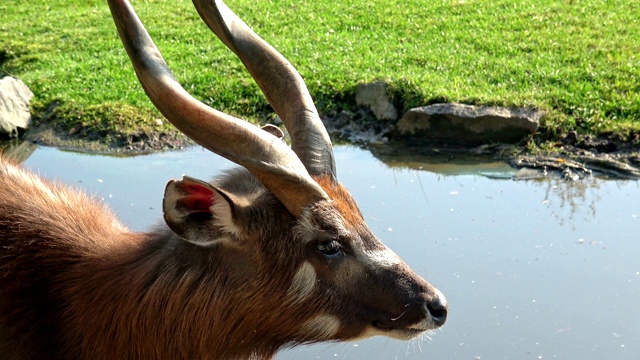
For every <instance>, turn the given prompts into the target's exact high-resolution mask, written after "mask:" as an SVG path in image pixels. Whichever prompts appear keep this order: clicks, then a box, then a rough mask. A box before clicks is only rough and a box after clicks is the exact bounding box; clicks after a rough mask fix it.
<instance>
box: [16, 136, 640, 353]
mask: <svg viewBox="0 0 640 360" xmlns="http://www.w3.org/2000/svg"><path fill="white" fill-rule="evenodd" d="M336 160H337V167H338V177H339V178H340V180H341V181H342V182H343V183H344V184H345V185H346V186H347V188H349V189H350V190H351V192H352V194H353V195H354V197H355V199H356V200H357V201H358V203H359V205H360V208H361V210H362V212H363V214H364V215H365V217H366V219H367V221H368V223H369V225H370V227H371V228H372V229H373V231H374V232H375V233H376V234H378V236H379V237H380V238H381V239H382V241H383V242H385V243H386V244H387V245H388V246H389V247H390V248H392V249H393V250H394V251H395V252H396V253H398V254H399V255H400V256H401V257H402V258H403V259H404V260H405V261H406V262H407V263H408V264H409V265H410V266H411V267H412V268H413V269H414V270H416V272H418V273H419V274H420V275H422V276H423V277H424V278H426V279H428V280H429V281H430V282H432V283H433V284H435V285H436V286H437V287H438V288H439V289H440V290H442V292H443V293H444V294H445V295H446V296H447V298H448V301H449V302H450V306H451V308H450V317H449V320H448V322H447V324H446V325H445V326H444V328H443V329H442V330H438V331H437V332H435V333H434V334H433V335H432V336H430V338H427V337H423V338H421V339H416V340H413V341H409V342H403V341H396V340H390V339H386V338H381V337H378V338H373V339H368V340H363V341H358V342H355V343H346V344H319V345H313V346H306V347H299V348H294V349H290V350H286V351H283V352H282V353H280V354H279V355H278V357H277V358H278V359H281V360H285V359H581V360H587V359H594V360H595V359H598V360H599V359H605V358H607V359H617V360H624V359H629V360H631V359H640V236H639V235H640V183H638V182H637V181H612V180H601V179H597V178H592V179H588V180H585V181H579V182H564V181H561V180H554V179H550V180H538V181H513V180H507V179H502V178H508V177H509V176H510V175H511V174H512V173H513V170H511V169H510V168H508V167H506V166H504V165H502V164H500V163H486V164H483V165H482V166H478V165H469V164H465V165H463V166H452V165H451V164H435V165H434V164H429V163H428V159H414V160H411V161H407V159H401V160H400V159H396V160H397V161H396V160H394V159H393V158H386V159H385V161H386V162H387V163H386V164H385V163H383V162H382V161H381V160H379V159H377V158H376V157H374V156H373V155H372V153H370V152H369V151H366V150H362V149H359V148H355V147H349V146H339V147H337V148H336ZM25 164H26V166H27V167H29V168H32V169H35V170H36V171H37V172H38V173H40V174H41V175H43V176H45V177H48V178H57V179H59V180H61V181H63V182H65V183H69V184H73V185H76V186H78V187H81V188H85V189H86V190H87V191H89V192H91V193H94V194H99V195H100V196H102V197H103V198H104V199H105V201H106V202H107V203H109V204H110V205H111V207H112V208H113V209H114V210H115V211H116V213H117V214H119V216H120V218H121V219H122V220H123V221H124V222H125V223H127V224H128V225H129V226H130V227H131V228H132V229H135V230H143V229H146V228H148V227H149V226H152V225H153V224H155V223H156V222H157V221H160V219H161V197H162V193H163V189H164V186H165V184H166V182H167V181H168V180H169V179H172V178H179V177H181V176H182V174H188V175H190V176H193V177H198V178H202V179H208V178H210V177H211V176H212V175H215V174H217V173H219V172H220V171H221V169H225V168H228V167H230V166H232V164H231V163H229V162H228V161H226V160H223V159H221V158H219V157H217V156H214V155H212V154H210V153H208V152H206V151H204V150H202V149H200V148H191V149H188V150H186V151H179V152H165V153H158V154H153V155H147V156H138V157H133V158H114V157H104V156H91V155H83V154H77V153H71V152H63V151H59V150H56V149H51V148H38V149H36V150H35V152H33V154H31V156H30V157H29V158H28V159H27V160H26V162H25Z"/></svg>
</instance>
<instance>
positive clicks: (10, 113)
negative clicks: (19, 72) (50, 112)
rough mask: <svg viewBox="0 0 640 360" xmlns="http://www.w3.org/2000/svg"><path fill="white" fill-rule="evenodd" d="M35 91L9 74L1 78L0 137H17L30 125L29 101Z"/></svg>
mask: <svg viewBox="0 0 640 360" xmlns="http://www.w3.org/2000/svg"><path fill="white" fill-rule="evenodd" d="M31 98H33V93H32V92H31V90H29V88H28V87H27V85H25V84H24V83H23V82H22V81H20V80H18V79H16V78H13V77H10V76H7V77H4V78H2V79H0V137H9V138H16V137H18V134H19V133H21V132H23V131H24V130H26V129H27V128H28V127H29V124H30V122H31V113H30V112H29V102H30V101H31Z"/></svg>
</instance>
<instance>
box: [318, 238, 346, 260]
mask: <svg viewBox="0 0 640 360" xmlns="http://www.w3.org/2000/svg"><path fill="white" fill-rule="evenodd" d="M318 251H320V253H322V255H324V256H326V257H328V258H334V257H336V256H338V255H340V254H342V251H341V249H340V244H339V243H338V242H337V241H335V240H328V241H323V242H320V243H318Z"/></svg>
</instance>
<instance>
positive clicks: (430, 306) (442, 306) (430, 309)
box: [423, 291, 448, 326]
mask: <svg viewBox="0 0 640 360" xmlns="http://www.w3.org/2000/svg"><path fill="white" fill-rule="evenodd" d="M423 306H424V308H423V310H424V312H425V313H426V314H428V315H429V316H430V317H431V320H433V323H434V324H435V325H436V326H442V325H444V323H445V321H447V313H448V310H447V308H448V304H447V299H445V297H444V295H442V293H440V292H439V291H437V292H436V296H434V297H433V298H431V299H429V300H427V301H426V302H425V303H424V305H423Z"/></svg>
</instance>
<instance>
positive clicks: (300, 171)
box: [0, 0, 447, 359]
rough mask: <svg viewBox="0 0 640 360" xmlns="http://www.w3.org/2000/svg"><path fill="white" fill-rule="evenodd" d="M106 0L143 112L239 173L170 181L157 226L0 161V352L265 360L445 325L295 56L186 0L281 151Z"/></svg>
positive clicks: (123, 8)
mask: <svg viewBox="0 0 640 360" xmlns="http://www.w3.org/2000/svg"><path fill="white" fill-rule="evenodd" d="M108 2H109V5H110V7H111V12H112V14H113V17H114V20H115V23H116V26H117V28H118V31H119V33H120V37H121V39H122V41H123V43H124V45H125V48H126V49H127V52H128V53H129V56H130V58H131V60H132V63H133V65H134V68H135V70H136V73H137V75H138V78H139V79H140V82H141V84H142V85H143V87H144V89H145V91H146V92H147V94H148V96H149V98H150V99H151V100H152V101H153V102H154V104H155V105H156V107H157V108H158V109H159V110H160V111H161V112H162V113H163V114H164V115H165V117H166V118H167V119H169V120H170V121H171V122H172V123H174V124H175V125H176V126H177V127H178V129H180V130H181V131H182V132H184V133H185V134H186V135H187V136H189V137H191V138H192V139H194V140H195V141H196V142H198V143H200V144H201V145H202V146H204V147H206V148H207V149H209V150H211V151H213V152H214V153H217V154H219V155H222V156H224V157H226V158H228V159H230V160H232V161H234V162H236V163H237V164H239V165H241V166H242V167H240V168H238V169H237V170H233V171H230V172H228V173H227V174H224V175H222V176H220V177H219V178H218V179H216V180H215V181H214V182H213V183H211V184H209V183H205V182H202V181H200V180H196V179H192V178H189V177H184V178H183V179H181V180H177V181H171V182H169V184H168V185H167V188H166V191H165V196H164V200H163V211H164V218H165V223H166V224H163V226H161V227H158V228H157V229H154V231H152V232H148V233H133V232H130V231H129V230H127V229H126V228H125V227H124V226H123V225H121V224H120V223H119V222H118V221H117V220H116V218H115V217H114V216H113V214H112V213H111V212H110V211H109V210H108V209H107V208H106V207H105V206H104V205H103V204H101V203H100V202H99V201H96V200H94V199H92V198H91V197H88V196H87V195H85V194H83V193H81V192H79V191H77V190H74V189H70V188H68V187H66V186H64V185H61V184H57V183H52V182H48V181H46V180H43V179H41V178H39V177H38V176H36V175H34V174H32V173H30V172H27V171H25V170H23V169H21V168H20V167H17V166H15V165H13V164H11V163H9V162H8V161H6V160H2V159H0V358H2V359H243V358H260V359H261V358H270V357H272V356H273V355H274V354H275V353H276V352H277V351H278V350H279V349H281V348H282V347H285V346H293V345H296V344H301V343H311V342H318V341H335V340H349V339H356V338H362V337H367V336H373V335H385V336H390V337H395V338H401V339H409V338H413V337H415V336H417V335H419V334H422V333H424V332H425V331H428V330H432V329H435V328H438V327H440V326H442V324H444V322H445V320H446V316H447V303H446V300H445V298H444V296H443V295H442V294H441V293H440V292H439V291H438V290H437V289H435V288H434V287H433V286H431V285H430V284H429V283H427V282H426V281H424V280H423V279H421V278H420V277H419V276H418V275H416V274H415V273H413V272H412V271H411V270H410V269H409V268H408V267H407V266H406V264H404V263H403V262H402V261H401V260H400V259H399V258H398V257H397V256H396V255H395V254H394V253H393V252H392V251H391V250H389V249H388V248H387V247H385V246H384V245H383V244H382V243H381V242H380V241H379V240H378V239H376V237H375V236H374V235H373V234H372V233H371V231H370V230H369V228H368V227H367V225H366V224H365V222H364V220H363V218H362V215H361V214H360V212H359V210H358V208H357V206H356V204H355V202H354V201H353V199H352V198H351V195H349V193H348V192H347V190H346V189H345V188H344V187H343V186H342V185H341V184H339V183H338V182H337V180H336V177H335V165H334V161H333V153H332V147H331V142H330V140H329V137H328V135H327V133H326V130H325V129H324V127H323V126H322V123H321V122H320V119H319V117H318V115H317V111H316V109H315V107H314V106H313V102H312V101H311V99H310V97H309V95H308V92H307V89H306V86H305V85H304V82H303V81H302V79H301V78H300V76H299V74H298V73H297V72H296V71H295V70H294V69H293V67H292V66H291V64H289V63H288V62H287V61H286V60H285V59H284V58H283V57H282V56H281V55H280V54H279V53H277V52H276V51H275V50H274V49H273V48H271V47H270V46H269V45H268V44H266V43H265V42H264V41H263V40H262V39H260V38H259V37H258V36H257V35H256V34H255V33H253V32H252V31H251V30H250V29H249V28H248V27H247V26H246V25H245V24H244V23H242V21H240V20H239V19H238V18H237V17H236V16H235V14H233V13H232V12H231V11H230V10H229V9H228V8H227V7H226V5H224V4H223V3H222V2H220V1H206V0H203V1H199V0H194V4H195V5H196V8H197V9H198V12H199V13H200V15H201V17H202V18H203V20H204V21H205V22H206V23H207V25H208V26H209V27H210V28H211V29H212V30H213V32H214V33H215V34H216V35H217V36H218V37H219V38H220V39H221V40H222V41H223V42H224V43H225V44H226V45H227V46H228V47H229V48H230V49H231V50H233V51H234V52H235V53H236V54H237V55H238V57H239V58H240V59H241V60H242V61H243V63H244V64H245V66H246V67H247V69H248V70H249V71H250V72H251V74H252V76H253V77H254V79H256V82H257V83H258V85H259V86H260V87H261V89H262V90H263V92H264V93H265V95H266V97H267V99H268V100H269V102H270V103H271V105H272V106H273V108H274V110H275V111H276V113H278V115H279V116H280V117H281V118H282V119H283V122H284V124H285V126H286V127H287V129H288V130H289V132H290V134H291V139H292V145H291V148H289V147H287V146H286V145H285V144H284V143H283V142H282V141H281V140H280V139H279V133H278V131H274V129H272V128H269V129H266V130H269V131H263V130H261V129H258V128H256V127H254V126H252V125H249V124H247V123H246V122H243V121H241V120H238V119H235V118H232V117H230V116H228V115H226V114H223V113H220V112H217V111H216V110H213V109H211V108H208V107H207V106H205V105H203V104H201V103H199V102H198V101H197V100H195V99H193V98H192V97H191V96H190V95H189V94H187V93H186V92H185V91H184V90H183V89H182V88H181V87H180V86H179V84H178V83H177V82H176V81H175V79H174V78H173V76H172V75H171V73H170V71H169V70H168V67H167V66H166V64H165V63H164V60H163V59H162V57H161V56H160V54H159V52H158V50H157V49H156V47H155V45H153V42H152V41H151V39H150V38H149V36H148V34H147V33H146V31H145V30H144V27H143V26H142V24H141V23H140V21H139V20H138V19H137V16H136V15H135V13H134V12H133V9H132V8H131V6H130V5H129V4H128V2H127V1H123V0H109V1H108ZM274 135H276V136H274Z"/></svg>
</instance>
